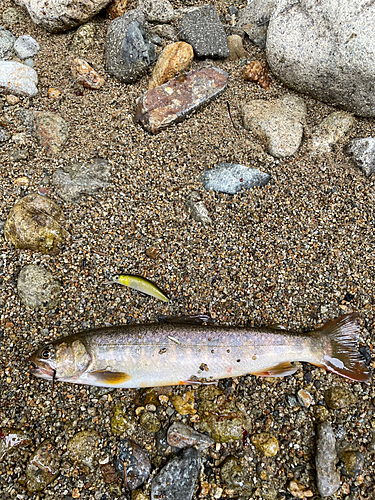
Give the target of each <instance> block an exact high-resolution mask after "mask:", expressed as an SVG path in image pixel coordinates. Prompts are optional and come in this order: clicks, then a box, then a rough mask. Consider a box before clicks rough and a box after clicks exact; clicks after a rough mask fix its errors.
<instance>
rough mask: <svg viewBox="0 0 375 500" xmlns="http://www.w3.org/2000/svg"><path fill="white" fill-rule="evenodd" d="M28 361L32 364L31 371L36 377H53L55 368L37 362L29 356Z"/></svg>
mask: <svg viewBox="0 0 375 500" xmlns="http://www.w3.org/2000/svg"><path fill="white" fill-rule="evenodd" d="M27 362H28V363H29V365H30V367H29V372H30V373H31V374H32V375H34V376H35V377H39V378H45V379H52V378H53V375H54V371H55V370H54V369H53V368H51V367H50V366H48V365H41V364H37V363H35V361H33V360H32V358H29V359H28V360H27Z"/></svg>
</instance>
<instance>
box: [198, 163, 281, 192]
mask: <svg viewBox="0 0 375 500" xmlns="http://www.w3.org/2000/svg"><path fill="white" fill-rule="evenodd" d="M202 177H203V182H204V187H205V188H206V189H207V190H209V189H213V190H214V191H217V192H219V193H227V194H236V193H238V192H239V191H241V189H245V190H246V189H251V188H253V187H256V186H265V185H266V184H268V182H269V181H270V180H271V176H270V175H269V174H266V173H265V172H261V171H260V170H258V169H257V168H250V167H246V166H245V165H240V164H237V163H218V164H217V167H216V168H213V169H210V170H206V171H205V172H203V176H202Z"/></svg>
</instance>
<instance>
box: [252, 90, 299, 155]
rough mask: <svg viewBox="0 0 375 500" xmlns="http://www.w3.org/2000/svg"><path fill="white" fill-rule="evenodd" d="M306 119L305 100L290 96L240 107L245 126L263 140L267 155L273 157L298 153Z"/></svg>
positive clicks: (256, 101) (253, 102)
mask: <svg viewBox="0 0 375 500" xmlns="http://www.w3.org/2000/svg"><path fill="white" fill-rule="evenodd" d="M305 116H306V105H305V103H304V101H303V100H302V99H301V98H300V97H297V96H293V95H287V96H284V97H282V98H281V99H278V100H276V101H275V102H269V101H264V100H261V99H258V100H254V101H251V102H250V103H249V104H246V105H244V106H243V108H242V120H243V125H244V127H245V128H246V129H248V130H252V131H253V132H254V133H255V134H256V135H258V136H259V137H260V138H261V139H263V140H264V141H265V142H266V144H267V148H268V152H269V153H270V154H271V155H272V156H275V157H276V158H284V157H285V156H292V155H293V154H294V153H295V152H296V151H297V150H298V148H299V146H300V144H301V141H302V136H303V122H304V120H305Z"/></svg>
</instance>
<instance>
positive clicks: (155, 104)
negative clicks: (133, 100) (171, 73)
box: [135, 68, 228, 134]
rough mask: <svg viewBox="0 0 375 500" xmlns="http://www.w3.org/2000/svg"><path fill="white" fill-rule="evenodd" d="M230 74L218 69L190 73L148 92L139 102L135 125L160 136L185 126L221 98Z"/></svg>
mask: <svg viewBox="0 0 375 500" xmlns="http://www.w3.org/2000/svg"><path fill="white" fill-rule="evenodd" d="M227 82H228V74H227V73H226V72H225V71H222V70H220V69H217V68H204V69H201V70H195V71H190V72H189V73H187V74H186V75H184V76H182V77H177V78H173V79H172V80H170V81H169V82H167V83H164V85H161V86H159V87H155V88H153V89H151V90H149V91H148V92H146V93H145V94H144V95H143V96H142V97H141V98H140V99H139V101H138V105H137V109H136V113H135V121H136V122H137V123H140V124H141V125H142V127H143V128H144V129H145V130H147V131H148V132H151V133H153V134H156V133H157V132H159V131H160V130H162V129H164V128H166V127H169V126H170V125H172V124H174V123H177V122H181V121H182V120H184V119H185V118H186V117H187V116H188V115H189V114H191V113H192V112H193V111H195V110H197V109H199V108H201V107H202V106H203V105H204V104H206V103H208V102H210V101H212V100H213V99H215V98H216V97H218V96H219V95H220V94H221V93H222V92H223V91H224V90H225V88H226V86H227Z"/></svg>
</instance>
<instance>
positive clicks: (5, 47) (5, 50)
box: [0, 26, 16, 60]
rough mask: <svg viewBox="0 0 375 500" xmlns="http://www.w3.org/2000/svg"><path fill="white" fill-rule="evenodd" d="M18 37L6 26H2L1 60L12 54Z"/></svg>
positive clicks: (0, 36) (0, 29)
mask: <svg viewBox="0 0 375 500" xmlns="http://www.w3.org/2000/svg"><path fill="white" fill-rule="evenodd" d="M15 41H16V37H15V36H14V35H13V33H12V32H11V31H9V30H6V29H5V28H4V26H0V60H4V59H9V56H10V55H11V54H12V51H13V47H14V42H15Z"/></svg>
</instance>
